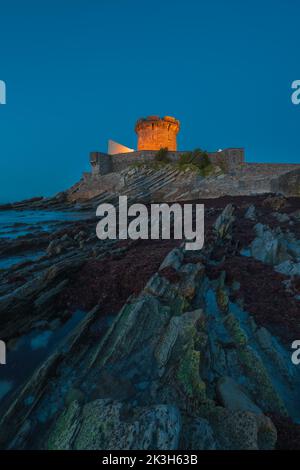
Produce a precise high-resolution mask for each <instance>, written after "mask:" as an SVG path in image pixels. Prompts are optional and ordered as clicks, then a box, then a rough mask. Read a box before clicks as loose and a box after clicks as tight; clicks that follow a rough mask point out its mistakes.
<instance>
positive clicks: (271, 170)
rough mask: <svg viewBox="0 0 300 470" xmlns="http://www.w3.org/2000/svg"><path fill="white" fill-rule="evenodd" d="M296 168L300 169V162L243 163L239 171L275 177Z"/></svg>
mask: <svg viewBox="0 0 300 470" xmlns="http://www.w3.org/2000/svg"><path fill="white" fill-rule="evenodd" d="M297 169H298V170H299V169H300V163H244V164H243V165H242V167H241V171H242V172H243V173H245V174H248V175H249V176H250V175H251V176H253V175H257V176H268V177H270V178H272V177H274V178H276V177H277V176H280V175H283V174H284V173H288V172H289V171H293V170H297Z"/></svg>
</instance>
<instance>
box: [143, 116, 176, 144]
mask: <svg viewBox="0 0 300 470" xmlns="http://www.w3.org/2000/svg"><path fill="white" fill-rule="evenodd" d="M179 129H180V122H179V121H178V120H177V119H175V118H174V117H171V116H165V117H164V118H160V117H159V116H148V117H147V118H142V119H139V120H138V121H137V123H136V125H135V132H136V133H137V136H138V144H137V149H138V150H159V149H161V148H165V147H167V148H168V150H177V143H176V136H177V134H178V132H179Z"/></svg>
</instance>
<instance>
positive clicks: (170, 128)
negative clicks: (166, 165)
mask: <svg viewBox="0 0 300 470" xmlns="http://www.w3.org/2000/svg"><path fill="white" fill-rule="evenodd" d="M179 130H180V122H179V121H178V120H177V119H175V118H174V117H170V116H165V117H163V118H160V117H159V116H148V117H146V118H141V119H138V121H137V122H136V125H135V132H136V134H137V150H134V149H132V148H129V147H126V146H125V145H122V144H119V143H118V142H115V141H112V140H109V141H108V150H107V153H105V152H98V151H96V152H91V153H90V164H91V168H92V172H91V177H98V176H104V175H107V174H109V173H115V174H117V173H120V172H121V171H123V170H125V169H126V168H128V167H129V166H130V165H132V164H134V163H135V162H141V163H142V162H144V163H147V162H151V161H153V160H154V159H155V156H156V154H157V152H158V150H160V149H161V148H168V157H169V160H170V161H171V162H174V163H175V162H176V161H178V159H179V157H180V155H182V154H185V153H187V152H189V151H184V150H180V151H178V149H177V142H176V138H177V134H178V132H179ZM208 157H209V159H210V161H211V163H212V164H215V165H217V166H219V167H221V168H222V171H223V172H224V173H227V174H229V175H234V174H237V173H239V174H245V175H249V177H251V175H252V176H253V177H255V178H256V179H257V184H259V179H260V177H262V178H267V177H268V178H269V179H270V178H271V177H274V176H276V175H277V176H278V175H280V174H283V173H286V172H287V171H292V170H294V169H296V168H298V167H299V165H297V164H288V163H281V164H270V163H247V162H246V161H245V155H244V149H243V148H226V149H223V150H221V149H220V150H218V151H215V152H208ZM241 184H242V182H241Z"/></svg>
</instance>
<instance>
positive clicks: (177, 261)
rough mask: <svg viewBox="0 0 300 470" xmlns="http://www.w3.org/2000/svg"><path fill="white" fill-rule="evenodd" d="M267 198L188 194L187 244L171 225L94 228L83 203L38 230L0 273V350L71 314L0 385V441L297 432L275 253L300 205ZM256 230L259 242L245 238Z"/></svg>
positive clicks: (78, 443) (218, 437) (290, 329)
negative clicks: (132, 237)
mask: <svg viewBox="0 0 300 470" xmlns="http://www.w3.org/2000/svg"><path fill="white" fill-rule="evenodd" d="M266 199H267V196H264V195H262V196H252V197H236V198H232V197H224V198H219V199H214V200H212V199H210V200H205V201H200V200H199V201H197V202H204V203H205V207H206V220H205V222H206V233H205V246H204V248H203V250H201V251H195V252H191V251H188V252H187V251H185V250H184V248H183V246H182V245H181V242H180V241H175V242H174V241H172V240H171V241H167V240H164V241H157V242H151V241H137V242H133V241H109V240H108V241H101V242H100V241H99V240H97V239H96V237H95V226H96V219H95V218H94V217H92V216H90V217H89V218H88V217H87V218H86V220H85V221H84V222H83V221H77V222H71V223H68V224H67V225H66V226H64V227H62V226H59V227H58V226H57V229H56V230H54V231H52V232H51V233H47V234H44V235H43V236H42V237H39V236H37V237H36V242H37V245H36V248H37V246H39V248H41V247H42V249H43V254H42V256H40V258H39V259H38V260H34V261H26V262H24V263H22V264H20V265H17V266H12V267H10V268H8V269H5V270H2V271H1V272H0V293H1V297H0V326H1V336H2V337H1V339H4V340H6V341H7V343H8V345H9V348H8V349H9V350H8V358H9V354H10V351H13V350H16V351H18V348H21V349H19V350H20V351H22V347H21V346H20V345H19V341H20V340H22V341H23V340H24V338H26V337H28V335H30V334H32V332H38V333H39V335H40V333H43V334H44V335H43V336H42V337H40V336H38V338H36V337H35V336H33V337H32V338H31V337H30V338H31V346H32V345H33V346H34V347H39V346H40V344H41V343H42V342H43V341H44V342H45V341H46V340H47V338H48V336H49V331H52V332H54V334H56V333H55V332H59V331H61V330H60V329H61V328H63V326H64V325H71V324H70V323H68V322H69V321H70V319H72V318H75V317H73V316H74V315H76V312H78V311H81V312H82V315H81V316H79V317H78V320H76V322H74V323H72V326H70V327H68V328H66V329H65V330H62V331H63V332H64V334H63V336H62V337H61V336H60V337H59V335H57V338H58V337H59V341H58V340H57V343H55V342H54V340H53V343H52V344H53V345H52V349H50V348H49V354H48V355H47V357H45V358H44V359H43V360H41V362H40V363H39V364H38V365H36V367H35V369H34V370H32V371H31V372H30V373H28V375H27V376H26V377H24V380H23V381H22V382H20V383H18V386H17V387H13V389H12V391H11V392H10V393H7V394H6V396H4V397H3V399H2V400H0V410H1V419H0V445H1V447H2V448H11V449H107V450H108V449H123V450H124V449H153V450H155V449H165V450H168V449H170V450H171V449H178V448H179V449H192V450H197V449H274V448H295V447H297V445H298V442H299V439H298V438H297V436H299V424H298V423H299V422H300V414H299V406H298V402H299V400H298V397H299V390H300V370H299V367H297V366H295V365H294V364H293V363H292V362H291V349H290V346H291V343H290V342H291V340H294V339H299V338H300V327H299V315H300V299H299V295H300V281H299V275H298V273H297V272H294V271H291V270H284V271H282V270H281V271H280V269H279V268H280V266H281V265H282V263H284V262H293V263H297V256H298V244H299V233H300V217H299V216H298V212H297V210H298V209H299V206H298V200H297V199H292V198H290V199H285V200H284V203H283V201H281V202H280V204H279V202H278V201H275V202H274V201H273V202H274V204H273V202H271V203H270V199H268V201H267V202H266ZM59 201H60V202H59ZM194 202H196V201H194ZM33 203H34V204H37V205H39V204H41V201H40V200H37V201H35V202H33ZM57 204H62V201H61V200H58V202H57ZM275 206H276V207H275ZM274 211H275V212H276V213H277V214H280V215H279V216H278V215H276V216H275V217H274ZM290 222H292V224H291V223H290ZM259 224H260V225H259ZM258 227H259V228H258ZM261 227H263V228H261ZM266 233H268V235H267V237H270V239H269V238H268V241H270V246H271V249H269V248H268V246H269V245H268V244H264V243H261V242H260V244H259V243H258V242H257V241H256V240H258V239H261V238H263V237H265V236H266V235H265V234H266ZM34 240H35V237H34V236H32V237H31V238H30V244H31V246H32V247H34V246H35V245H34ZM38 240H40V243H41V244H40V245H38ZM274 240H281V242H278V241H277V245H276V242H275V241H274ZM280 243H282V246H284V247H285V249H286V250H284V248H281V249H278V248H276V249H275V248H274V244H275V245H276V246H278V244H279V245H280ZM14 244H15V245H14ZM19 244H20V240H18V239H16V240H12V241H7V240H5V241H3V246H2V248H3V250H8V246H10V249H11V250H12V251H13V249H14V246H15V247H16V249H18V248H17V247H18V246H19ZM253 244H254V246H255V244H256V249H253V250H252V248H251V247H252V246H253ZM36 248H35V249H36ZM0 249H1V246H0ZM3 253H4V252H3ZM6 253H7V251H6ZM257 253H258V254H257ZM266 253H267V254H266ZM270 253H271V255H270ZM285 256H287V258H285ZM49 337H51V335H50V336H49ZM55 338H56V336H55ZM1 373H2V369H1ZM4 379H5V378H2V377H0V386H1V380H4ZM5 380H7V379H5Z"/></svg>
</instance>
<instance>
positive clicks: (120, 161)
mask: <svg viewBox="0 0 300 470" xmlns="http://www.w3.org/2000/svg"><path fill="white" fill-rule="evenodd" d="M156 153H157V151H153V150H138V151H136V152H131V153H119V154H117V155H111V162H112V171H115V172H120V171H122V170H124V169H125V168H127V167H128V166H129V165H131V164H133V163H136V162H147V161H152V160H154V158H155V155H156ZM184 153H188V151H186V150H182V151H178V150H177V151H171V152H168V156H169V158H170V159H171V160H172V161H174V162H175V161H177V160H178V159H179V155H181V154H184ZM208 155H209V158H210V159H211V161H212V163H213V164H216V165H220V166H221V167H224V166H225V168H224V169H225V171H232V170H234V169H235V168H236V167H238V166H239V165H240V164H242V163H244V149H226V150H222V151H221V152H210V153H208Z"/></svg>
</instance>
